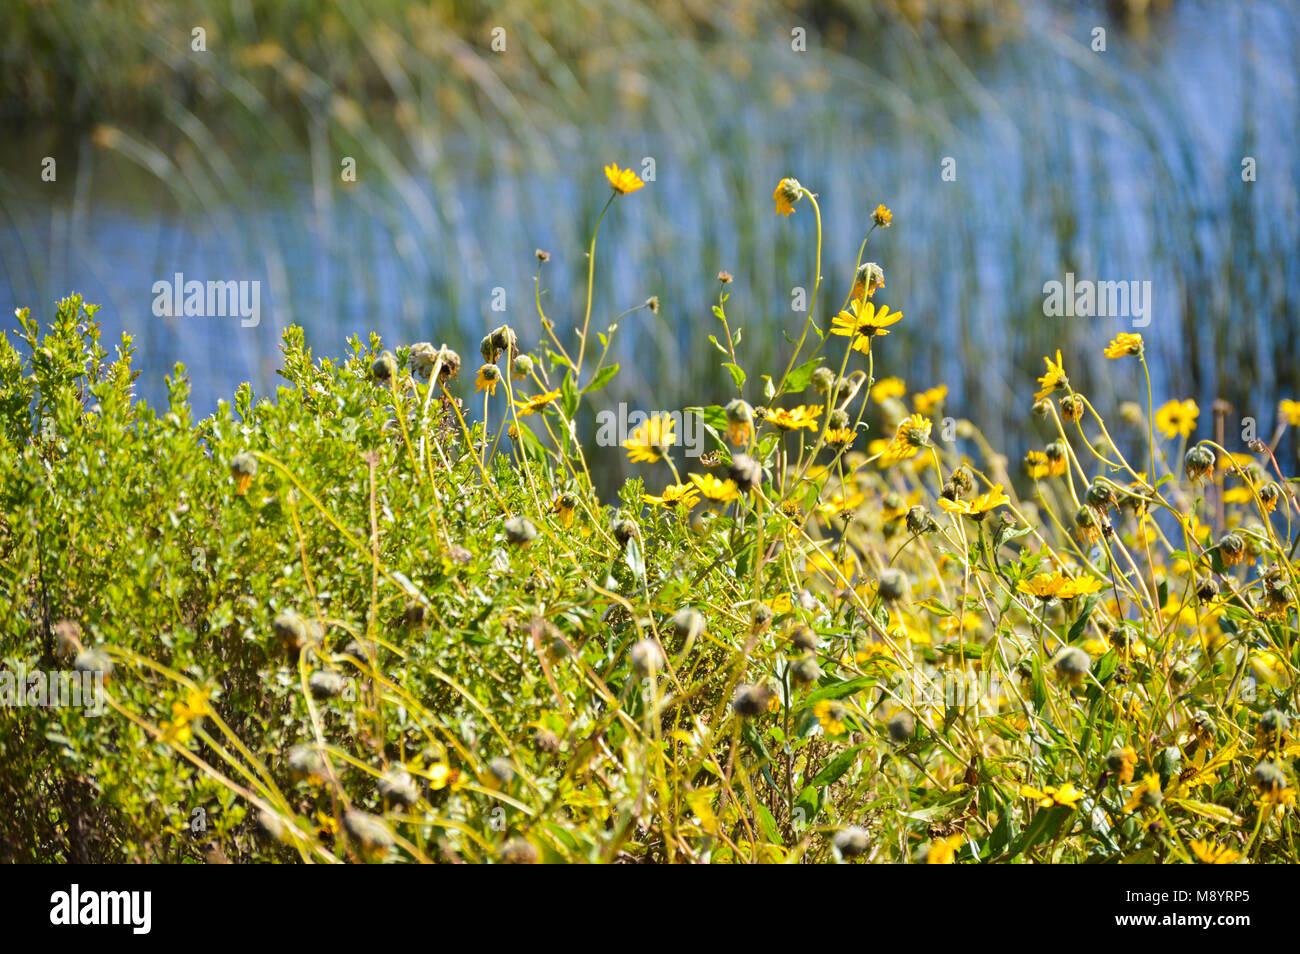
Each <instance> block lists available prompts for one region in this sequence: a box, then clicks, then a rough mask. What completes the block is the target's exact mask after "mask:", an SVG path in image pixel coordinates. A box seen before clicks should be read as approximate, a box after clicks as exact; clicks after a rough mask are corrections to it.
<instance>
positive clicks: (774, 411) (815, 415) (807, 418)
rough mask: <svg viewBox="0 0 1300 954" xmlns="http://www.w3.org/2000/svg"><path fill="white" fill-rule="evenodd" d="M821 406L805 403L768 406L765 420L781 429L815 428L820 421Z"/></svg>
mask: <svg viewBox="0 0 1300 954" xmlns="http://www.w3.org/2000/svg"><path fill="white" fill-rule="evenodd" d="M821 415H822V406H821V405H820V404H805V405H803V406H801V407H792V408H788V409H787V408H783V407H774V408H768V411H767V420H768V421H769V422H770V423H772V424H773V425H775V426H776V427H778V428H780V429H781V430H783V431H794V430H798V429H799V428H801V427H806V428H808V429H810V430H812V429H815V428H816V427H817V425H818V424H819V423H820V422H821Z"/></svg>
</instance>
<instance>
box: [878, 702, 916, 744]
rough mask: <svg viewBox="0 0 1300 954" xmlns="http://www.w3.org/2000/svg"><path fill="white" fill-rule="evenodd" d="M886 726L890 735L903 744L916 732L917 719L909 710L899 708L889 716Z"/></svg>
mask: <svg viewBox="0 0 1300 954" xmlns="http://www.w3.org/2000/svg"><path fill="white" fill-rule="evenodd" d="M885 728H886V729H887V730H889V737H890V738H891V739H893V740H894V741H895V742H897V743H898V744H899V745H902V744H903V743H904V742H906V741H907V740H908V739H910V738H911V737H912V736H913V735H915V734H916V719H915V718H913V716H912V713H910V712H908V711H907V710H905V709H903V710H899V711H898V712H895V713H894V714H893V715H892V716H890V717H889V721H888V722H886V723H885Z"/></svg>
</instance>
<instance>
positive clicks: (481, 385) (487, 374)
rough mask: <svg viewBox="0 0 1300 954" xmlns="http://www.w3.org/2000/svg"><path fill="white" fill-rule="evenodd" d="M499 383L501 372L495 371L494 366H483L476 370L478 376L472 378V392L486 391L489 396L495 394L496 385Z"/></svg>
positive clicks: (495, 367)
mask: <svg viewBox="0 0 1300 954" xmlns="http://www.w3.org/2000/svg"><path fill="white" fill-rule="evenodd" d="M500 383H501V372H500V371H498V370H497V366H496V365H495V364H485V365H483V366H482V367H481V368H479V369H478V374H477V375H476V376H475V378H474V390H475V391H476V392H477V391H486V392H487V393H488V395H489V396H491V395H495V394H496V393H497V385H498V384H500Z"/></svg>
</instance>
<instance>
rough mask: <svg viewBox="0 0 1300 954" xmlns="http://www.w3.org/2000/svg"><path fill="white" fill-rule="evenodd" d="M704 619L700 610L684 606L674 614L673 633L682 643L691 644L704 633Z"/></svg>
mask: <svg viewBox="0 0 1300 954" xmlns="http://www.w3.org/2000/svg"><path fill="white" fill-rule="evenodd" d="M704 626H705V622H704V617H703V615H701V614H700V612H699V610H697V609H695V608H694V607H691V606H683V607H682V608H681V609H679V610H678V611H677V612H676V613H674V614H673V632H674V633H675V634H676V635H677V638H678V639H679V640H681V641H682V642H684V643H686V642H691V641H693V640H695V639H697V638H698V637H699V636H701V635H702V634H703V633H704Z"/></svg>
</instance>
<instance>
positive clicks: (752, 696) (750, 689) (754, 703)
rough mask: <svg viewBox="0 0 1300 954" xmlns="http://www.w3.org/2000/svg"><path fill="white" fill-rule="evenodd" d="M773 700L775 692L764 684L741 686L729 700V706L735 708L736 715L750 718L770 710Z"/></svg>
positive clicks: (774, 699) (774, 700)
mask: <svg viewBox="0 0 1300 954" xmlns="http://www.w3.org/2000/svg"><path fill="white" fill-rule="evenodd" d="M775 702H776V693H774V692H773V691H772V690H771V689H770V688H768V687H767V686H765V685H762V684H759V685H754V686H741V687H740V689H738V690H737V691H736V695H735V697H734V698H733V699H732V700H731V707H732V708H733V709H735V710H736V715H738V716H741V717H742V718H746V719H752V718H753V717H755V716H759V715H762V714H763V713H765V712H769V711H771V709H772V707H773V703H775Z"/></svg>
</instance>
